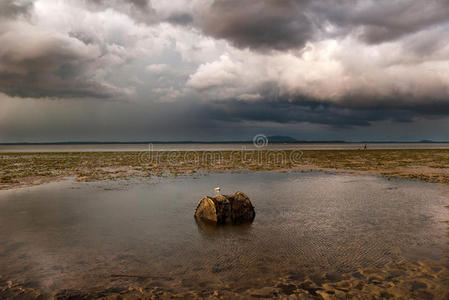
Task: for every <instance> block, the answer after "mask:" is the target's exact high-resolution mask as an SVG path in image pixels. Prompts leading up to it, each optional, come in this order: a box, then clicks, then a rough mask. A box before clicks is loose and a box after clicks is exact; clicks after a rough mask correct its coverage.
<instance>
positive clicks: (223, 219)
mask: <svg viewBox="0 0 449 300" xmlns="http://www.w3.org/2000/svg"><path fill="white" fill-rule="evenodd" d="M255 216H256V213H255V211H254V207H253V205H252V204H251V201H250V200H249V198H248V196H246V195H245V194H244V193H241V192H237V193H235V194H232V195H217V196H215V197H212V198H211V197H204V198H203V199H201V200H200V202H199V203H198V205H197V207H196V210H195V217H196V218H199V219H202V220H204V221H208V222H212V223H215V224H227V223H232V224H239V223H244V222H251V221H252V220H254V217H255Z"/></svg>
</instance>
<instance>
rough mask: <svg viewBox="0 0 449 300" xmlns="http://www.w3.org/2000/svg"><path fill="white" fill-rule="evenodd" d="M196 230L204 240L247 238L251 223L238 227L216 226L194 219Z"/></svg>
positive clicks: (249, 233) (249, 234)
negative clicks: (234, 237) (233, 237)
mask: <svg viewBox="0 0 449 300" xmlns="http://www.w3.org/2000/svg"><path fill="white" fill-rule="evenodd" d="M194 219H195V223H196V225H197V228H198V233H199V234H201V236H202V237H203V238H205V239H210V240H214V239H220V238H223V237H225V238H226V237H231V236H236V237H241V238H245V237H249V236H251V234H252V233H251V229H252V222H248V223H242V224H238V225H229V224H228V225H221V226H220V225H216V224H213V223H210V222H206V221H202V220H200V219H198V218H194Z"/></svg>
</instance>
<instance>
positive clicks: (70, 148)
mask: <svg viewBox="0 0 449 300" xmlns="http://www.w3.org/2000/svg"><path fill="white" fill-rule="evenodd" d="M364 146H365V144H358V143H341V144H338V143H335V144H334V143H329V144H327V143H326V144H312V143H307V144H270V145H267V146H265V147H263V148H256V147H255V146H254V145H253V144H250V143H248V144H229V143H226V144H216V143H214V144H152V145H148V144H88V145H86V144H80V145H0V152H91V151H145V150H148V148H149V147H153V150H154V151H189V150H190V151H198V150H207V151H214V150H219V151H223V150H242V149H247V150H254V149H268V150H289V149H293V150H357V149H362V148H364ZM366 146H367V149H449V143H370V144H366Z"/></svg>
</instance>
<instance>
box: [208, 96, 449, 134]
mask: <svg viewBox="0 0 449 300" xmlns="http://www.w3.org/2000/svg"><path fill="white" fill-rule="evenodd" d="M444 108H445V110H446V112H449V105H445V107H444ZM203 109H204V111H205V113H204V115H207V116H208V117H209V118H211V119H213V120H220V121H223V122H246V121H257V122H274V123H280V124H286V123H292V124H294V123H304V122H307V123H313V124H322V125H328V126H331V127H337V128H340V127H353V126H369V125H370V124H372V122H376V121H384V120H393V121H397V122H411V121H412V120H413V119H414V118H415V117H418V116H422V114H421V112H419V111H417V110H416V109H415V108H412V107H408V108H407V107H403V108H399V107H396V108H391V107H378V108H377V109H371V108H356V107H345V106H342V105H336V104H332V103H322V102H318V101H314V100H297V101H295V102H291V101H287V100H278V101H269V100H266V101H258V102H256V103H248V102H242V101H237V100H235V101H226V102H218V103H214V104H212V105H210V106H207V107H204V108H203Z"/></svg>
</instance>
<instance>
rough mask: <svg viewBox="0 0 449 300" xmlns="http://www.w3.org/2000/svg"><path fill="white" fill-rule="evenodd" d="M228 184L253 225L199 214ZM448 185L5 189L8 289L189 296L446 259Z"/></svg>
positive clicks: (2, 229)
mask: <svg viewBox="0 0 449 300" xmlns="http://www.w3.org/2000/svg"><path fill="white" fill-rule="evenodd" d="M217 185H219V186H221V187H222V191H223V192H224V193H226V194H228V193H233V192H235V191H237V190H240V191H244V192H245V193H246V194H247V195H248V196H249V197H250V199H251V201H252V203H253V204H254V206H255V207H256V211H257V217H256V219H255V220H254V222H253V223H252V224H242V225H239V226H218V227H217V226H207V225H206V224H203V223H201V222H197V221H195V219H194V218H193V213H194V209H195V207H196V204H197V202H198V200H199V199H201V198H202V197H203V196H205V195H207V194H208V193H213V190H211V187H212V188H213V187H215V186H217ZM446 192H447V191H446V190H444V189H443V188H442V187H439V186H437V185H432V184H424V183H418V182H407V181H387V180H385V179H381V178H378V177H369V176H360V177H356V176H346V175H323V174H314V173H311V174H296V173H283V174H278V173H248V174H212V175H208V176H204V177H200V178H198V179H195V178H192V177H184V178H178V179H164V180H162V181H161V182H160V183H158V184H146V183H139V184H137V183H136V184H130V185H128V186H121V185H120V183H119V182H106V183H97V184H86V183H71V182H67V183H53V184H50V185H46V186H38V187H33V188H26V189H21V190H14V191H1V192H0V270H1V271H2V273H1V274H0V275H1V276H2V277H1V278H0V286H1V284H2V282H3V281H4V282H6V280H11V281H13V282H22V283H24V284H27V285H28V286H35V287H37V288H40V289H44V290H47V291H58V290H60V289H64V288H75V289H89V288H91V287H108V288H124V287H126V286H128V285H130V284H139V285H142V286H147V287H154V286H156V285H157V286H165V287H169V288H170V289H172V290H175V291H183V290H191V289H194V290H204V289H207V290H213V289H214V288H219V287H223V284H224V283H227V284H228V285H230V286H232V288H233V289H237V290H243V289H245V288H253V287H257V286H259V287H261V286H262V287H263V286H269V285H270V284H271V285H272V284H273V282H276V280H278V279H279V278H280V277H283V276H284V277H289V278H295V280H299V279H304V278H310V277H314V278H323V276H324V277H325V276H328V277H329V276H331V277H332V276H333V278H338V277H337V275H338V274H344V273H351V272H356V271H357V270H358V269H359V268H366V267H378V268H381V267H382V266H384V265H386V264H388V263H390V262H397V261H400V260H402V259H407V260H409V261H414V262H417V261H419V260H422V259H432V260H436V261H441V260H443V261H444V260H445V259H446V261H447V253H448V252H447V249H448V244H447V243H448V236H447V224H446V223H443V221H447V220H449V210H447V209H445V208H444V205H448V202H447V197H446ZM113 275H126V276H129V277H113ZM136 278H138V280H137V279H136ZM317 280H318V279H317Z"/></svg>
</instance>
